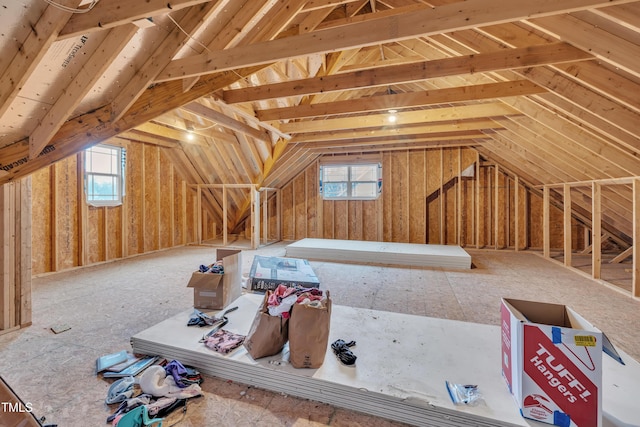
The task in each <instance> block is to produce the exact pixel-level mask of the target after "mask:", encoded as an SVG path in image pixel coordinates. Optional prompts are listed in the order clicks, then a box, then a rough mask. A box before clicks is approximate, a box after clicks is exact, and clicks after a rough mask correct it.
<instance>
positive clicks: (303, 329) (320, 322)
mask: <svg viewBox="0 0 640 427" xmlns="http://www.w3.org/2000/svg"><path fill="white" fill-rule="evenodd" d="M323 302H324V306H323V307H322V308H315V307H310V306H308V305H305V304H294V305H293V309H292V310H291V319H289V363H291V366H293V367H294V368H319V367H320V366H322V363H323V362H324V356H325V354H326V353H327V345H328V344H329V329H330V327H331V298H330V296H329V291H327V293H326V298H325V299H324V300H323Z"/></svg>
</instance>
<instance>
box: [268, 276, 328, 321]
mask: <svg viewBox="0 0 640 427" xmlns="http://www.w3.org/2000/svg"><path fill="white" fill-rule="evenodd" d="M322 299H323V295H322V291H321V290H320V289H318V288H303V287H298V286H292V287H289V286H287V285H283V284H280V285H278V287H277V288H276V289H275V290H274V291H273V293H272V294H270V295H269V297H268V300H267V308H268V311H269V314H270V315H271V316H280V317H282V318H285V319H287V318H289V316H290V315H291V308H292V307H293V305H294V304H306V305H311V306H313V305H314V304H315V305H319V304H320V303H321V301H322Z"/></svg>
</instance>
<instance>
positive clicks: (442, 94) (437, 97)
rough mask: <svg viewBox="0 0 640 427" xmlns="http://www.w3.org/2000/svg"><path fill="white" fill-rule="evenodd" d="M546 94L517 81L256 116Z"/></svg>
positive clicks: (357, 110)
mask: <svg viewBox="0 0 640 427" xmlns="http://www.w3.org/2000/svg"><path fill="white" fill-rule="evenodd" d="M546 91H547V89H544V88H542V87H540V86H538V85H537V84H535V83H533V82H530V81H528V80H516V81H507V82H498V83H487V84H480V85H470V86H458V87H453V88H446V89H434V90H427V91H424V92H410V93H398V94H392V95H379V96H370V97H366V98H358V99H349V100H345V101H334V102H325V103H318V104H310V105H299V106H295V107H283V108H272V109H268V110H257V111H256V115H257V117H258V119H259V120H262V121H268V120H283V119H294V118H303V117H320V116H332V115H339V114H352V113H363V112H369V111H383V110H389V109H401V108H410V107H423V106H427V105H436V104H448V103H456V102H467V101H479V100H486V99H494V98H504V97H508V96H523V95H533V94H537V93H542V92H546Z"/></svg>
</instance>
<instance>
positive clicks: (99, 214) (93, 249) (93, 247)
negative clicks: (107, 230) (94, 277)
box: [84, 206, 104, 264]
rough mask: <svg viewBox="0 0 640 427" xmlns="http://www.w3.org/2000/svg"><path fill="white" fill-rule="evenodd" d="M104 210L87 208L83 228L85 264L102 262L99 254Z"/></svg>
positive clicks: (102, 236) (101, 245) (102, 235)
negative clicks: (85, 243)
mask: <svg viewBox="0 0 640 427" xmlns="http://www.w3.org/2000/svg"><path fill="white" fill-rule="evenodd" d="M103 218H104V210H103V208H100V207H94V206H89V207H88V209H87V225H86V227H85V231H84V233H85V235H86V240H87V243H88V244H87V247H86V249H85V251H84V253H85V257H86V258H85V261H86V263H87V264H93V263H96V262H100V261H102V257H101V253H102V248H103V238H104V232H103V230H104V223H103Z"/></svg>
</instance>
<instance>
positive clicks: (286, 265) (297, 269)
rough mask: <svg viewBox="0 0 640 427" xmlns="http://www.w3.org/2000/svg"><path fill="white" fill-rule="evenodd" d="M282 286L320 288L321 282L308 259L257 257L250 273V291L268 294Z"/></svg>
mask: <svg viewBox="0 0 640 427" xmlns="http://www.w3.org/2000/svg"><path fill="white" fill-rule="evenodd" d="M280 284H284V285H287V286H296V285H299V286H302V287H305V288H318V287H320V280H318V277H317V276H316V273H314V271H313V268H311V265H310V264H309V261H307V260H306V259H298V258H280V257H265V256H259V255H256V256H255V257H254V258H253V264H252V265H251V270H250V272H249V287H250V289H251V290H253V291H259V292H266V291H268V290H273V289H275V288H277V287H278V285H280Z"/></svg>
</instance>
